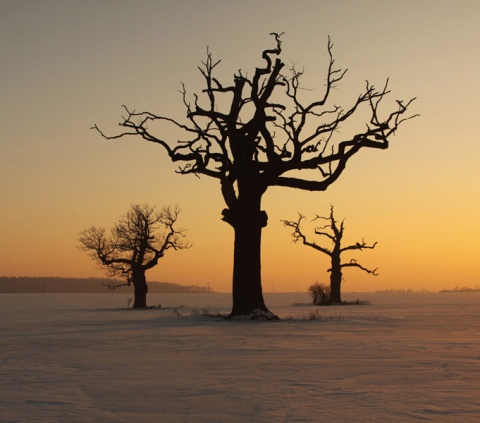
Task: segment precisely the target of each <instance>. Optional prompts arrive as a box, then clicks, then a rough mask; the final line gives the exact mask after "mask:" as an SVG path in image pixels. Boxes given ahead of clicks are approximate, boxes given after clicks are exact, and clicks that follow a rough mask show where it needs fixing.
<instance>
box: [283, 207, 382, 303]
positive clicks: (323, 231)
mask: <svg viewBox="0 0 480 423" xmlns="http://www.w3.org/2000/svg"><path fill="white" fill-rule="evenodd" d="M304 218H305V216H302V215H301V214H300V213H299V215H298V220H296V221H291V220H282V222H283V224H284V225H285V226H289V227H291V228H293V233H292V236H293V241H294V242H295V243H297V242H298V241H301V242H302V243H303V244H304V245H307V246H309V247H312V248H314V249H315V250H317V251H320V252H321V253H324V254H326V255H328V256H329V257H330V262H331V266H332V267H331V268H330V269H328V272H330V303H334V304H335V303H341V302H342V296H341V283H342V269H343V268H345V267H358V268H359V269H361V270H363V271H364V272H367V273H370V274H372V275H374V276H378V273H377V269H373V270H370V269H367V268H366V267H364V266H362V265H361V264H359V263H358V262H357V261H356V260H355V259H351V260H350V261H348V262H346V263H342V254H343V253H345V252H351V251H356V250H359V251H363V250H365V249H373V248H375V246H376V245H377V243H376V242H375V243H374V244H372V245H368V244H367V243H366V242H365V240H363V239H362V242H357V243H355V244H352V245H348V246H346V247H342V239H343V231H344V230H345V225H344V223H345V221H344V220H342V221H341V222H340V225H338V224H337V222H336V220H335V217H334V215H333V206H331V207H330V216H328V217H323V216H318V215H317V216H316V217H315V219H313V221H315V220H326V221H327V222H328V223H327V224H325V225H323V226H319V227H317V228H315V230H314V233H315V235H319V236H320V237H325V238H327V239H329V240H330V241H331V243H332V247H331V248H328V247H322V246H321V245H318V244H317V243H315V242H311V241H308V240H307V237H306V236H305V235H304V234H303V233H302V230H301V228H300V225H301V223H302V220H303V219H304Z"/></svg>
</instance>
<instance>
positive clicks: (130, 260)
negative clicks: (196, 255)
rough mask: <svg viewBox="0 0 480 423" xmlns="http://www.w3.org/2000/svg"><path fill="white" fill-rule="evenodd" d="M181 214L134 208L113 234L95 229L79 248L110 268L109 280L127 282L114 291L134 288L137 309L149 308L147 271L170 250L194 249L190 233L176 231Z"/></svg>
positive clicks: (87, 233) (172, 210)
mask: <svg viewBox="0 0 480 423" xmlns="http://www.w3.org/2000/svg"><path fill="white" fill-rule="evenodd" d="M179 213H180V208H179V207H178V206H175V207H171V206H167V207H163V208H162V210H161V211H158V210H156V208H155V207H154V206H150V205H148V204H144V205H139V204H134V205H132V206H131V208H130V210H129V211H128V212H127V213H126V214H125V215H123V216H121V217H120V219H119V221H118V222H117V223H115V225H114V226H113V228H111V229H110V232H109V233H107V231H106V230H105V228H101V227H94V226H92V227H90V228H88V229H85V230H83V231H82V232H81V233H80V238H79V243H80V245H79V248H80V250H82V251H86V252H88V253H89V254H90V256H91V257H92V259H94V260H95V261H96V262H98V263H99V264H100V266H101V267H104V268H106V269H107V271H108V274H109V276H111V277H114V278H115V277H120V278H121V279H123V280H125V283H118V284H112V285H110V286H109V288H110V289H115V288H118V287H120V286H125V285H127V286H130V285H132V284H133V286H134V293H135V294H134V296H135V301H134V303H133V308H141V307H146V306H147V292H148V286H147V279H146V276H145V273H146V271H147V270H149V269H151V268H152V267H154V266H156V265H157V264H158V260H159V259H160V258H162V257H163V256H164V255H165V252H166V251H167V250H169V249H174V250H182V249H185V248H189V247H190V244H189V243H188V242H186V241H185V239H184V238H185V235H186V231H185V230H184V229H175V228H174V225H175V223H176V222H177V219H178V215H179ZM162 228H164V231H163V232H161V229H162Z"/></svg>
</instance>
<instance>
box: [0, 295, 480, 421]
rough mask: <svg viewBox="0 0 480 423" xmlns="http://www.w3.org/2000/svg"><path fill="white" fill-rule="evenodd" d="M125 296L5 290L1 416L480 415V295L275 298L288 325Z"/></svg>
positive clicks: (178, 300)
mask: <svg viewBox="0 0 480 423" xmlns="http://www.w3.org/2000/svg"><path fill="white" fill-rule="evenodd" d="M129 297H130V296H129V295H125V294H114V295H111V294H108V293H106V294H85V295H83V294H47V295H45V296H42V295H41V294H3V295H0V381H1V383H0V421H1V422H166V423H176V422H182V423H183V422H186V423H188V422H192V423H197V422H222V423H228V422H269V423H270V422H362V423H363V422H415V421H421V422H424V421H432V422H479V421H480V330H479V329H480V294H478V293H470V294H463V293H451V294H444V293H442V294H372V293H368V294H345V295H344V297H345V299H356V298H360V299H367V300H369V301H370V302H371V304H369V305H364V306H348V307H345V306H341V307H323V308H317V307H313V306H298V305H297V306H294V305H293V304H295V303H307V302H309V298H308V296H307V295H306V294H297V293H295V294H267V295H266V301H267V305H268V306H269V307H270V309H271V310H272V311H274V312H276V313H277V314H278V315H279V316H280V317H282V318H284V319H285V320H282V321H279V322H255V321H247V322H230V321H224V320H216V319H213V318H205V317H204V316H202V315H201V311H202V310H203V309H204V308H208V309H209V310H210V311H213V312H216V311H219V312H225V313H226V312H228V311H229V307H230V295H227V294H167V295H160V294H158V295H150V296H149V299H148V300H149V304H150V305H158V304H159V303H161V304H162V308H161V309H150V310H126V309H122V307H123V308H124V307H126V305H127V300H128V298H129ZM180 306H183V307H180ZM192 309H197V310H199V311H200V313H197V314H196V315H193V316H192V315H191V313H192ZM315 310H317V311H318V313H319V316H320V317H321V318H320V319H317V320H311V321H310V320H303V319H302V318H303V317H305V318H306V319H308V317H309V316H310V314H311V313H312V312H314V311H315ZM179 313H180V314H181V316H178V315H177V314H179ZM287 318H288V319H287Z"/></svg>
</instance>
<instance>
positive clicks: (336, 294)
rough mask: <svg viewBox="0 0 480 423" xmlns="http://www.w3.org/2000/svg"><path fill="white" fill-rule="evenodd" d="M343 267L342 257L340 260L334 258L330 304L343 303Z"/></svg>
mask: <svg viewBox="0 0 480 423" xmlns="http://www.w3.org/2000/svg"><path fill="white" fill-rule="evenodd" d="M341 283H342V267H341V265H340V255H338V259H337V258H336V257H335V256H332V273H331V274H330V304H339V303H341V302H342V295H341V290H340V288H341Z"/></svg>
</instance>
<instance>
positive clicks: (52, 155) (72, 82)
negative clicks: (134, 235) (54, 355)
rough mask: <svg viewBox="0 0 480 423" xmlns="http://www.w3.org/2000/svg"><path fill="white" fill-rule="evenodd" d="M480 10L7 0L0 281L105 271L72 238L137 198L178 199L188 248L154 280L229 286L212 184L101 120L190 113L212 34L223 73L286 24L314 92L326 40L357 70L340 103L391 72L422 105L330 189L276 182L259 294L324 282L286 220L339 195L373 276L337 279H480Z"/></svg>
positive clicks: (394, 4) (107, 221)
mask: <svg viewBox="0 0 480 423" xmlns="http://www.w3.org/2000/svg"><path fill="white" fill-rule="evenodd" d="M479 16H480V3H479V2H478V1H477V0H458V1H450V0H449V1H445V0H436V1H434V0H406V1H402V2H398V1H393V0H392V1H385V0H378V1H377V0H366V1H356V0H350V1H347V0H345V1H341V0H340V1H338V0H337V1H320V0H314V1H307V0H303V1H302V0H300V1H282V0H278V1H273V0H263V1H258V0H256V1H251V0H244V1H241V2H238V1H228V0H205V1H193V0H188V1H166V0H164V1H160V0H158V1H153V0H149V1H147V0H135V1H133V0H132V1H123V0H102V1H98V0H93V1H90V0H82V1H73V0H70V1H68V0H31V1H29V0H15V1H13V0H0V57H1V62H2V65H1V67H0V128H1V131H0V145H1V150H0V151H1V153H0V198H1V207H0V275H7V276H65V277H67V276H68V277H90V276H101V275H103V272H102V271H101V270H99V269H98V268H97V267H96V265H95V264H94V262H93V261H91V259H89V258H88V257H87V256H86V255H85V254H84V253H82V252H80V251H78V250H77V248H76V246H77V240H78V233H79V232H80V231H81V230H82V229H84V228H87V227H89V226H90V225H95V226H105V227H109V226H111V224H112V223H113V222H114V221H115V220H116V219H117V218H118V216H119V215H121V214H123V213H124V212H125V211H126V210H127V209H128V208H129V206H130V204H132V203H145V202H148V203H151V204H156V205H158V206H161V205H164V204H165V205H166V204H177V203H178V204H179V205H180V206H181V207H182V210H183V211H182V214H181V217H180V224H181V226H183V227H185V228H186V229H187V230H188V237H189V240H190V241H191V242H192V243H193V244H194V246H193V248H192V249H190V250H188V251H180V252H173V253H169V254H167V256H166V257H165V258H163V259H162V260H161V261H160V263H159V265H158V266H157V267H156V268H155V269H154V270H151V271H150V272H149V274H148V275H147V276H148V278H149V279H150V280H160V281H170V282H175V283H180V284H197V285H207V284H210V286H211V287H212V288H213V289H215V290H217V291H230V289H231V286H230V284H231V273H232V255H233V231H232V230H231V228H230V226H228V225H227V224H226V223H224V222H222V221H221V220H220V217H221V210H222V209H223V207H224V204H223V199H222V197H221V194H220V190H219V186H218V182H217V181H216V180H213V179H209V178H206V177H202V178H201V179H198V178H196V177H194V176H191V175H189V176H183V175H177V174H175V173H174V170H175V168H176V165H173V164H172V163H170V161H169V159H168V158H167V157H166V155H165V154H164V151H163V150H162V149H161V148H160V147H159V146H156V145H153V144H148V143H147V142H145V141H140V140H137V139H134V138H129V139H124V140H120V141H115V142H113V141H110V142H109V141H106V140H104V139H102V138H101V137H100V136H99V135H98V134H97V133H96V132H95V131H92V130H90V127H91V126H92V125H93V124H95V123H97V124H98V125H99V126H100V127H102V129H104V130H105V131H107V132H110V133H114V132H115V131H117V130H118V129H119V128H118V126H117V123H118V122H119V121H120V116H121V114H122V109H121V105H122V104H126V105H128V106H129V107H130V108H132V109H136V110H137V111H140V110H149V111H153V112H155V113H158V114H163V115H168V116H171V117H174V118H177V119H178V120H181V119H183V117H184V115H185V111H184V109H183V107H182V101H181V96H180V94H179V89H180V88H181V85H180V83H181V82H184V83H185V85H186V88H187V90H188V92H190V93H193V92H199V91H200V90H201V89H202V88H203V87H202V85H201V77H200V75H199V72H198V70H197V65H198V64H199V63H200V61H201V60H202V59H204V57H205V52H206V46H207V45H208V46H209V47H210V50H211V51H212V52H213V54H214V57H215V58H218V59H222V64H221V66H220V68H219V72H218V78H219V79H220V80H222V81H223V82H224V83H229V82H230V81H232V77H233V74H234V72H236V71H237V70H238V69H242V70H244V71H248V72H249V73H250V74H251V72H253V69H254V68H255V66H263V62H262V60H261V52H262V50H263V49H265V48H270V47H272V45H273V39H272V37H271V36H269V35H268V34H269V33H270V32H272V31H275V32H285V34H284V36H283V45H282V47H283V52H284V55H283V57H284V59H285V60H287V61H288V63H297V64H298V66H303V67H304V69H305V71H306V72H305V78H304V83H305V85H307V86H308V87H310V88H317V89H318V91H320V89H321V87H322V84H323V82H324V78H325V63H326V62H325V60H326V45H327V37H328V36H329V35H330V37H331V38H332V41H333V42H334V56H335V60H336V64H337V65H338V66H340V67H342V68H348V69H349V70H348V73H347V75H346V78H345V80H344V81H343V83H342V85H341V86H340V87H339V88H338V90H336V92H334V94H335V95H336V96H338V101H336V103H338V104H342V105H345V106H346V105H348V103H349V102H350V101H353V100H354V99H355V98H356V97H357V96H358V94H359V93H360V92H361V91H362V90H363V88H364V85H365V80H366V79H368V80H369V81H370V82H372V83H374V84H375V85H376V86H377V87H379V88H380V87H381V86H382V85H383V84H384V82H385V79H386V78H387V77H389V78H390V88H391V90H392V96H391V99H390V101H391V102H393V101H394V100H395V99H397V98H398V99H405V100H408V99H410V98H412V97H417V98H418V100H417V101H416V102H415V103H414V104H413V106H412V113H419V114H421V117H419V118H416V119H414V120H411V121H409V122H407V123H406V124H405V125H403V126H402V127H401V128H400V130H399V131H398V133H397V135H396V136H395V137H394V138H393V139H392V142H391V147H390V148H389V149H388V150H386V151H372V150H364V151H361V152H360V153H359V154H357V156H355V157H354V158H353V159H352V160H351V162H350V163H349V165H348V166H347V169H346V171H345V173H344V174H343V176H342V177H341V178H340V179H339V180H338V181H337V182H336V183H335V184H334V185H333V186H332V187H331V188H330V189H329V190H328V191H327V192H317V193H311V192H302V191H299V190H292V189H287V188H271V189H270V190H269V191H268V192H267V194H266V195H265V196H264V201H263V208H264V209H265V210H266V211H267V213H268V215H269V225H268V226H267V228H265V230H264V235H263V255H262V260H263V263H262V271H263V286H264V291H272V290H275V291H292V290H293V291H297V290H300V291H305V290H306V289H307V288H308V286H309V285H310V284H311V283H313V282H317V281H318V282H327V281H328V274H327V273H326V269H327V268H328V262H327V261H326V257H323V256H322V255H321V254H320V253H318V252H316V251H314V250H311V249H309V248H308V247H305V246H301V245H295V244H293V243H292V241H291V238H290V232H289V230H288V229H287V228H284V227H283V226H282V224H281V223H280V219H295V218H296V216H297V212H301V213H302V214H305V215H307V217H313V216H314V215H315V214H322V215H326V214H327V213H328V211H329V207H330V204H333V205H334V206H335V211H336V215H337V217H338V218H345V219H346V221H345V223H346V234H345V238H346V241H347V242H348V241H351V242H356V241H357V240H361V239H362V237H365V240H366V241H367V242H373V241H378V246H377V248H376V249H375V250H373V251H372V250H367V251H365V252H363V253H359V254H356V255H355V256H354V257H356V258H357V259H358V261H359V262H360V263H362V264H364V265H365V266H370V267H377V266H378V268H379V273H380V276H378V277H372V276H370V275H367V274H363V272H361V271H359V270H356V269H351V270H346V271H345V274H344V277H345V281H344V283H343V290H344V291H351V290H356V291H362V290H377V289H392V288H394V289H407V288H411V289H429V290H439V289H444V288H453V287H455V286H475V285H478V284H480V257H479V248H478V239H480V223H479V220H478V218H479V216H480V195H479V193H480V192H479V191H480V130H479V128H480V126H479V123H478V122H479V112H480V78H479V75H480V52H479V48H478V45H479V43H480V25H478V17H479ZM360 124H362V123H361V122H360ZM362 128H363V126H362ZM306 229H307V228H306Z"/></svg>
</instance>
